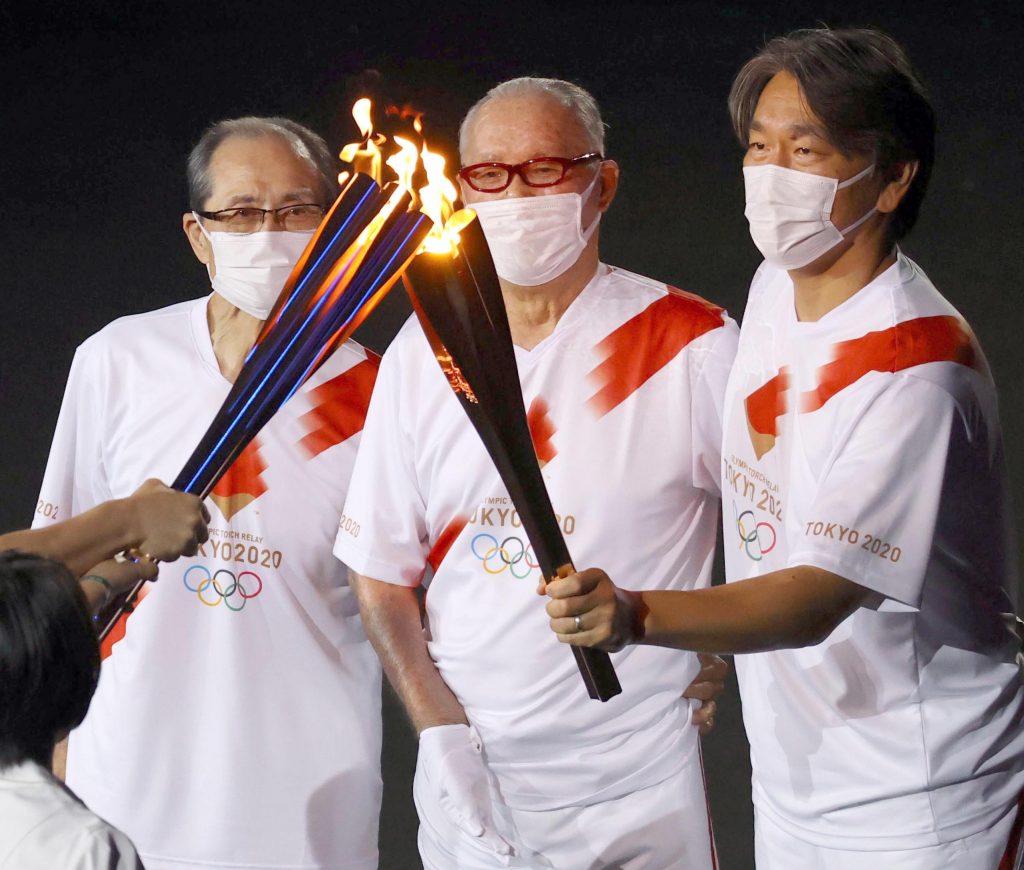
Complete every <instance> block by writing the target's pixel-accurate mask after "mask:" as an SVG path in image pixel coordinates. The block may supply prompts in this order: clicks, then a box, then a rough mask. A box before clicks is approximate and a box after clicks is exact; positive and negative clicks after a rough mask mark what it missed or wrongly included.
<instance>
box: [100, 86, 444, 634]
mask: <svg viewBox="0 0 1024 870" xmlns="http://www.w3.org/2000/svg"><path fill="white" fill-rule="evenodd" d="M361 102H362V101H361ZM367 104H368V101H367ZM358 105H359V104H357V106H358ZM367 123H368V107H367ZM381 141H382V137H376V138H370V137H369V136H367V134H366V133H365V131H364V143H363V149H364V150H367V149H369V146H370V145H371V144H372V147H373V148H376V147H377V145H379V144H380V143H381ZM395 141H396V143H397V144H399V145H400V146H401V147H400V151H399V152H397V153H396V154H394V155H392V157H391V159H389V160H388V161H387V165H389V166H391V167H392V168H393V169H394V170H395V172H396V174H397V175H398V177H399V180H398V182H397V183H393V184H390V185H388V186H387V187H385V188H383V189H381V188H380V187H379V186H378V184H377V183H376V181H375V180H374V179H372V178H370V177H368V176H366V175H364V174H363V173H360V172H356V173H355V174H354V175H353V176H352V177H351V178H350V179H348V181H347V183H346V184H345V186H344V188H343V190H342V192H341V194H340V195H339V197H338V199H337V200H336V201H335V203H334V205H333V206H332V208H331V209H330V211H329V212H328V213H327V214H326V215H325V217H324V220H323V221H322V222H321V225H320V227H319V228H318V229H317V231H316V232H315V233H314V235H313V237H312V238H311V239H310V242H309V244H308V245H307V247H306V250H305V251H304V252H303V254H302V256H301V257H300V259H299V262H298V264H297V265H296V267H295V269H294V270H293V272H292V274H291V276H289V278H288V281H287V282H286V283H285V286H284V288H283V289H282V291H281V295H280V297H279V299H278V302H277V304H276V305H275V306H274V309H273V310H272V312H271V314H270V316H269V317H268V318H267V321H266V323H265V324H264V327H263V329H262V331H261V332H260V334H259V336H258V338H257V341H256V344H255V345H254V347H253V349H252V350H251V351H250V352H249V354H248V356H247V357H246V360H245V363H244V365H243V367H242V370H241V372H240V373H239V375H238V377H237V379H236V380H235V383H234V385H233V387H232V389H231V392H230V393H229V394H228V397H227V398H226V399H225V401H224V404H223V405H222V406H221V408H220V410H219V411H218V412H217V415H216V416H215V417H214V419H213V421H212V422H211V424H210V427H209V428H208V429H207V431H206V434H205V435H204V436H203V438H202V439H201V441H200V442H199V444H198V446H197V447H196V449H195V450H194V451H193V453H192V456H191V457H190V458H189V460H188V462H186V464H185V467H184V468H183V469H182V471H181V473H180V474H179V475H178V477H177V478H176V479H175V481H174V483H173V484H172V486H173V487H174V488H175V489H178V490H181V491H183V492H189V493H194V494H196V495H198V496H200V497H201V498H205V497H206V496H207V495H208V494H209V493H210V491H211V490H212V489H213V488H214V487H215V486H216V484H217V482H218V481H219V480H220V478H221V476H222V475H223V474H224V473H225V472H226V471H227V469H228V468H229V467H230V465H231V463H232V462H234V460H235V459H236V458H237V457H238V456H239V454H241V452H242V451H243V450H244V449H245V447H246V446H247V445H248V444H249V443H250V442H251V441H252V439H253V438H254V437H255V436H256V435H257V434H258V433H259V431H260V429H262V428H263V426H264V425H266V423H267V422H268V421H269V420H270V418H271V417H273V415H274V414H275V413H276V412H277V411H278V409H279V408H280V407H281V406H282V405H283V404H284V403H285V402H286V401H287V400H288V399H289V398H290V397H291V396H292V394H293V393H294V392H295V391H296V390H297V389H298V388H299V387H300V386H301V385H302V384H303V383H305V381H306V380H307V379H308V378H309V376H310V375H311V374H313V372H315V371H316V369H317V368H318V367H319V365H320V364H321V363H322V362H323V361H324V360H325V359H326V358H327V356H328V355H329V354H330V352H331V351H332V350H334V349H335V348H336V347H337V346H338V345H340V344H341V343H342V342H344V341H345V340H346V339H347V338H348V337H349V336H350V335H351V334H352V332H353V331H354V330H355V329H356V327H357V326H358V325H359V324H360V323H361V322H362V320H363V319H364V318H365V317H366V316H367V314H369V312H370V311H371V310H372V309H373V307H374V306H375V305H376V304H377V302H378V301H379V300H380V299H381V298H382V297H383V295H384V294H385V293H386V292H387V291H388V290H389V289H390V288H391V287H392V286H393V285H394V283H395V282H396V281H397V280H398V277H399V275H400V274H401V272H402V270H403V269H404V268H405V266H406V265H407V264H408V262H409V260H410V259H411V258H412V257H413V256H414V254H415V253H416V251H417V250H418V249H419V248H420V246H421V244H422V242H423V240H424V238H425V237H426V236H427V234H428V233H429V232H430V230H431V227H432V226H433V225H434V223H435V221H434V218H432V217H431V216H430V215H429V214H427V213H425V212H424V211H422V210H420V209H419V208H418V207H417V206H418V199H417V197H415V196H414V195H413V193H412V178H413V173H414V172H415V168H416V165H417V163H418V161H419V159H420V155H419V154H418V153H417V151H416V148H415V147H414V146H412V144H411V143H409V142H406V141H404V140H402V139H400V138H399V137H395ZM428 153H429V152H428V151H427V149H426V146H425V145H424V148H423V156H424V159H426V156H427V154H428ZM342 156H343V157H344V156H345V152H343V153H342ZM379 163H380V161H379V160H377V161H373V162H371V165H372V166H374V167H375V168H376V169H377V170H379ZM356 165H357V166H358V165H359V164H356ZM129 556H130V557H132V558H138V556H139V554H129ZM143 585H144V582H140V583H138V584H136V586H135V587H134V588H133V589H132V590H131V591H130V592H129V593H127V594H126V595H123V596H119V597H118V598H116V599H115V600H113V601H112V602H110V603H109V604H108V605H107V607H105V608H104V609H103V610H101V611H100V613H99V614H97V615H96V621H97V624H98V625H99V626H100V627H101V628H100V631H99V637H100V640H101V641H102V640H104V639H105V638H106V637H107V635H108V634H109V633H110V632H111V630H112V629H113V628H114V626H115V625H116V624H117V623H118V621H119V620H120V619H121V618H122V616H123V615H124V614H126V613H127V612H130V609H131V607H132V604H133V603H134V601H135V600H136V599H137V597H138V595H139V592H140V591H141V589H142V586H143Z"/></svg>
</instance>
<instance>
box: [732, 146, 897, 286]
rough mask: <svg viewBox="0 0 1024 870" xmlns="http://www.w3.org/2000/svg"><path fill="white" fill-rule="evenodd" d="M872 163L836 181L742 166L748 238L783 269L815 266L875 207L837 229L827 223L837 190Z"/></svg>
mask: <svg viewBox="0 0 1024 870" xmlns="http://www.w3.org/2000/svg"><path fill="white" fill-rule="evenodd" d="M874 169H875V164H874V163H872V164H871V165H870V166H869V167H868V168H867V169H865V170H864V171H863V172H858V173H857V174H856V175H854V176H853V178H848V179H847V180H846V181H843V182H840V181H839V180H838V179H836V178H827V177H825V176H823V175H814V174H812V173H810V172H800V171H798V170H796V169H786V168H784V167H782V166H775V165H774V164H766V165H764V166H744V167H743V183H744V186H745V188H746V196H747V207H746V210H745V211H744V214H745V215H746V216H747V220H748V221H749V222H750V236H751V238H752V239H753V240H754V244H755V245H757V248H758V250H759V251H760V252H761V253H762V254H763V255H764V258H765V259H766V260H767V261H768V262H769V263H772V264H774V265H776V266H779V267H781V268H783V269H799V268H801V267H802V266H806V265H807V264H808V263H813V262H814V261H815V260H817V259H818V257H820V256H821V255H822V254H824V253H825V252H826V251H830V250H831V249H832V248H834V247H835V246H836V245H838V244H839V243H840V242H841V241H842V240H843V239H844V238H845V237H846V236H847V235H848V234H849V233H852V232H853V231H854V230H855V229H857V227H859V226H860V225H861V224H862V223H864V221H866V220H867V219H868V218H869V217H871V215H873V214H874V213H875V212H876V211H877V209H875V208H872V209H871V210H870V211H868V213H867V214H865V215H864V216H863V217H861V218H859V219H858V220H855V221H854V222H853V223H852V224H850V225H849V226H848V227H845V228H844V229H842V230H840V229H839V228H838V227H836V225H835V224H834V223H832V221H831V220H830V218H831V216H832V203H833V202H834V201H835V198H836V192H837V191H839V190H842V189H843V188H844V187H849V186H850V185H851V184H856V183H857V182H858V181H860V180H861V179H862V178H867V177H868V176H869V175H871V173H872V172H874Z"/></svg>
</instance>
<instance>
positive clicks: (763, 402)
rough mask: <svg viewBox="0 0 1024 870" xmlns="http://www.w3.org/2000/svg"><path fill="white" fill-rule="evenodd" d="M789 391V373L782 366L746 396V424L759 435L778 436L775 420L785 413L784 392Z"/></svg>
mask: <svg viewBox="0 0 1024 870" xmlns="http://www.w3.org/2000/svg"><path fill="white" fill-rule="evenodd" d="M788 390H789V371H788V370H787V369H786V367H785V366H783V367H782V368H781V369H779V373H778V374H777V375H776V376H775V377H774V378H772V379H771V380H770V381H768V383H766V384H763V385H762V386H760V387H758V388H757V389H756V390H754V392H752V393H751V394H750V395H749V396H747V399H746V401H745V402H744V405H745V407H746V409H747V422H748V423H749V424H750V428H751V429H753V430H754V431H755V432H757V433H758V434H759V435H771V436H772V437H774V436H776V435H778V434H779V430H778V427H777V426H776V425H775V422H776V420H777V419H778V418H779V417H781V416H782V415H783V414H785V413H786V392H787V391H788Z"/></svg>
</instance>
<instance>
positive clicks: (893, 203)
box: [875, 160, 920, 214]
mask: <svg viewBox="0 0 1024 870" xmlns="http://www.w3.org/2000/svg"><path fill="white" fill-rule="evenodd" d="M919 165H920V164H919V163H918V161H917V160H905V161H903V162H902V163H897V164H896V165H895V166H893V167H892V170H891V172H890V179H889V181H888V182H886V184H885V186H884V187H883V188H882V189H881V191H879V193H878V200H877V201H876V203H875V208H877V209H878V211H879V212H881V213H882V214H892V213H893V212H894V211H896V209H897V208H898V207H899V204H900V203H901V202H902V201H903V197H904V196H906V195H907V191H908V190H909V189H910V185H911V183H912V182H913V180H914V178H915V177H916V176H917V169H918V166H919Z"/></svg>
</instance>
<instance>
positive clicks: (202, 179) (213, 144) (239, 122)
mask: <svg viewBox="0 0 1024 870" xmlns="http://www.w3.org/2000/svg"><path fill="white" fill-rule="evenodd" d="M229 136H243V137H245V138H246V139H258V138H260V137H261V136H278V137H280V138H281V139H283V140H284V141H285V142H287V143H288V145H289V146H290V147H291V149H292V151H294V152H295V155H296V156H297V157H298V158H300V159H301V160H304V161H306V163H308V164H309V165H310V167H311V168H312V169H314V170H315V171H316V173H317V175H318V176H319V177H320V181H321V183H322V184H323V195H324V203H323V204H324V205H330V203H331V201H332V200H333V199H334V197H335V196H336V195H337V190H338V179H337V168H336V166H335V162H334V155H332V154H331V152H330V150H329V149H328V148H327V143H326V142H324V140H323V139H321V138H320V137H319V136H318V135H317V134H316V133H314V132H313V131H312V130H310V129H309V128H308V127H303V126H302V125H301V124H297V123H295V121H291V120H289V119H288V118H260V117H256V116H253V115H250V116H247V117H245V118H230V119H228V120H225V121H218V122H217V123H216V124H212V125H211V126H210V127H207V129H206V131H205V132H204V133H203V135H202V136H201V137H200V138H199V141H198V142H197V143H196V145H195V147H194V148H193V149H192V151H191V153H190V154H189V155H188V168H187V175H188V206H189V208H190V209H192V210H193V211H199V210H201V209H202V208H203V206H204V205H205V203H206V200H207V199H209V198H210V194H211V193H212V191H213V179H211V178H210V160H211V159H212V158H213V153H214V151H216V150H217V148H218V146H219V145H220V144H221V143H222V142H223V141H224V140H225V139H227V138H228V137H229Z"/></svg>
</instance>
